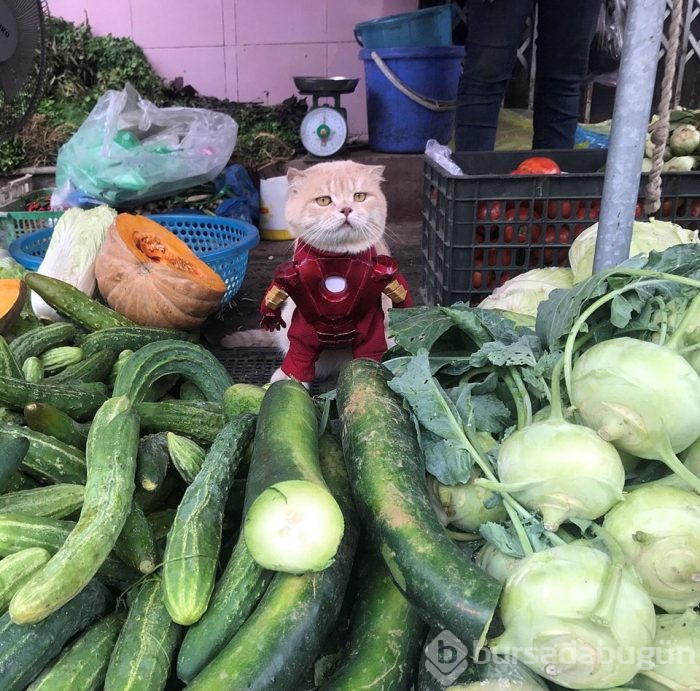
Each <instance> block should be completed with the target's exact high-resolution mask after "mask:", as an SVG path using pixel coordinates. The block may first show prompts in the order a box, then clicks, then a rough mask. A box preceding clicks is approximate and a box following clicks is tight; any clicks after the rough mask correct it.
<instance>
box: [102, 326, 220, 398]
mask: <svg viewBox="0 0 700 691" xmlns="http://www.w3.org/2000/svg"><path fill="white" fill-rule="evenodd" d="M168 374H178V375H182V376H184V377H187V378H188V379H191V380H192V381H193V382H194V383H195V384H196V385H197V386H198V387H199V388H200V389H201V391H202V393H203V394H204V395H205V396H206V397H207V399H208V400H210V401H216V402H220V401H221V399H222V397H223V395H224V391H226V389H227V388H228V387H229V386H230V385H231V383H232V382H231V377H230V376H229V373H228V372H227V371H226V368H225V367H224V366H223V365H222V364H221V363H220V362H219V361H218V360H217V359H216V358H215V357H214V356H213V355H212V354H211V353H210V352H209V351H208V350H205V349H204V348H202V347H201V346H199V345H196V344H195V343H188V342H186V341H174V340H171V341H158V342H155V343H149V344H148V345H145V346H143V348H140V349H139V350H137V351H136V352H135V353H134V354H133V355H132V356H131V357H130V358H129V359H128V360H127V361H126V364H125V365H124V367H123V368H122V369H121V371H120V372H119V375H118V376H117V380H116V381H115V382H114V395H115V396H128V397H129V399H130V400H131V401H133V402H138V401H143V400H144V397H145V396H146V393H147V392H148V390H149V389H150V388H151V386H152V385H153V383H154V382H156V381H157V380H158V379H160V378H161V377H164V376H166V375H168Z"/></svg>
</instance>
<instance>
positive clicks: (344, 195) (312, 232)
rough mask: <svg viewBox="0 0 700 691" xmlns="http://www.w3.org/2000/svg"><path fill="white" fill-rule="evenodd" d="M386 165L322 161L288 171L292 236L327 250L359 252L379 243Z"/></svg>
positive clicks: (383, 213)
mask: <svg viewBox="0 0 700 691" xmlns="http://www.w3.org/2000/svg"><path fill="white" fill-rule="evenodd" d="M383 172H384V166H366V165H363V164H361V163H355V162H353V161H331V162H328V163H319V164H317V165H315V166H312V167H310V168H308V169H306V170H296V169H294V168H290V169H289V171H288V172H287V180H288V182H289V196H288V198H287V208H286V217H287V227H288V228H289V230H290V231H291V233H292V235H293V236H294V237H295V238H297V239H301V240H303V241H304V242H306V243H307V244H309V245H311V246H312V247H316V248H317V249H319V250H323V251H326V252H350V253H353V254H356V253H358V252H363V251H364V250H366V249H368V248H369V247H372V246H373V245H376V244H377V243H379V242H381V240H382V238H383V236H384V224H385V223H386V198H385V197H384V194H383V193H382V191H381V189H380V183H381V181H382V173H383Z"/></svg>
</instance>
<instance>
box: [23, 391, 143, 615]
mask: <svg viewBox="0 0 700 691" xmlns="http://www.w3.org/2000/svg"><path fill="white" fill-rule="evenodd" d="M138 442H139V419H138V415H137V414H136V412H135V411H134V410H133V408H131V407H130V405H129V401H128V399H127V398H126V397H122V396H119V397H115V398H111V399H109V400H108V401H107V402H106V403H105V404H104V405H103V406H102V407H101V408H100V409H99V411H98V412H97V414H96V415H95V419H94V420H93V422H92V426H91V427H90V433H89V434H88V442H87V450H86V459H87V465H88V477H87V481H86V483H85V497H84V500H83V508H82V510H81V512H80V518H79V519H78V522H77V523H76V525H75V528H73V530H72V531H71V534H70V535H69V536H68V538H67V539H66V541H65V542H64V543H63V544H62V545H61V547H60V549H59V550H58V552H56V554H55V555H54V556H53V557H52V558H51V561H49V563H48V564H47V565H46V566H45V567H44V568H43V569H41V570H40V571H39V572H38V573H37V574H35V575H34V576H33V577H32V578H30V579H29V581H27V583H25V584H24V585H23V586H22V587H21V588H20V589H19V590H18V591H17V593H16V594H15V596H14V598H12V602H11V603H10V612H11V614H12V619H13V620H14V621H16V622H17V623H19V624H32V623H34V622H37V621H41V620H42V619H44V618H45V617H47V616H48V615H49V614H51V613H52V612H54V611H55V610H56V609H58V608H59V607H61V606H62V605H64V604H65V603H66V602H68V601H69V600H70V599H71V598H73V597H75V595H77V594H78V593H79V592H80V591H81V589H82V588H84V587H85V585H86V583H88V582H89V580H90V579H91V578H92V577H93V576H94V575H95V573H97V570H98V569H99V567H100V565H101V564H102V562H103V561H104V560H105V559H106V557H107V555H108V554H109V553H110V551H111V550H112V548H113V547H114V544H115V542H116V541H117V538H118V537H119V534H120V533H121V531H122V528H123V527H124V523H125V521H126V519H127V516H128V515H129V512H130V510H131V503H132V498H133V493H134V472H135V469H136V454H137V451H138Z"/></svg>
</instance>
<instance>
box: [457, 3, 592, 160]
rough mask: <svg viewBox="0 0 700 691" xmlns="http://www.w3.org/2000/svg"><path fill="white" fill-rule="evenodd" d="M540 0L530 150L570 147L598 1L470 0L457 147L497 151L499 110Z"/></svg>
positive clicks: (458, 112)
mask: <svg viewBox="0 0 700 691" xmlns="http://www.w3.org/2000/svg"><path fill="white" fill-rule="evenodd" d="M535 2H537V11H538V23H537V33H538V36H537V54H536V60H537V64H536V68H537V69H536V73H535V99H534V107H533V111H534V113H533V118H534V120H533V128H534V135H533V140H532V148H533V149H571V148H573V146H574V137H575V133H576V125H577V122H578V114H579V106H580V100H581V86H582V83H583V79H584V78H585V76H586V73H587V71H588V53H589V50H590V45H591V42H592V40H593V34H594V32H595V27H596V21H597V18H598V12H599V10H600V5H601V0H468V2H467V9H468V26H467V40H466V54H465V57H464V63H463V65H464V69H463V74H462V79H461V80H460V85H459V93H458V97H457V113H456V117H455V123H456V124H455V144H456V147H455V148H456V149H457V150H458V151H490V150H492V149H493V147H494V144H495V140H496V125H497V123H498V113H499V110H500V108H501V103H502V101H503V96H504V94H505V90H506V86H507V84H508V81H509V80H510V79H511V77H512V75H513V68H514V67H515V61H516V57H517V49H518V46H519V45H520V43H521V41H522V38H523V35H524V31H525V25H526V21H527V17H528V16H529V15H530V14H531V13H532V10H533V8H534V5H535Z"/></svg>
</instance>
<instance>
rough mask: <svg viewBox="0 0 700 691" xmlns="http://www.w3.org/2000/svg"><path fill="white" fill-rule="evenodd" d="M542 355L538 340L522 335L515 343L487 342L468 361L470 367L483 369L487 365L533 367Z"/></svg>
mask: <svg viewBox="0 0 700 691" xmlns="http://www.w3.org/2000/svg"><path fill="white" fill-rule="evenodd" d="M541 355H542V347H541V345H540V342H539V339H538V338H537V336H535V334H533V333H527V334H522V335H520V336H519V337H518V339H517V340H516V341H513V342H511V343H503V342H502V341H489V342H488V343H484V345H482V346H481V348H479V350H478V351H477V352H476V353H474V354H473V355H472V356H471V358H470V359H469V362H470V364H471V365H472V367H484V366H485V365H488V364H489V363H490V364H492V365H496V366H497V367H505V366H508V365H524V366H527V367H534V366H535V364H536V363H537V359H538V358H539V357H540V356H541Z"/></svg>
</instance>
